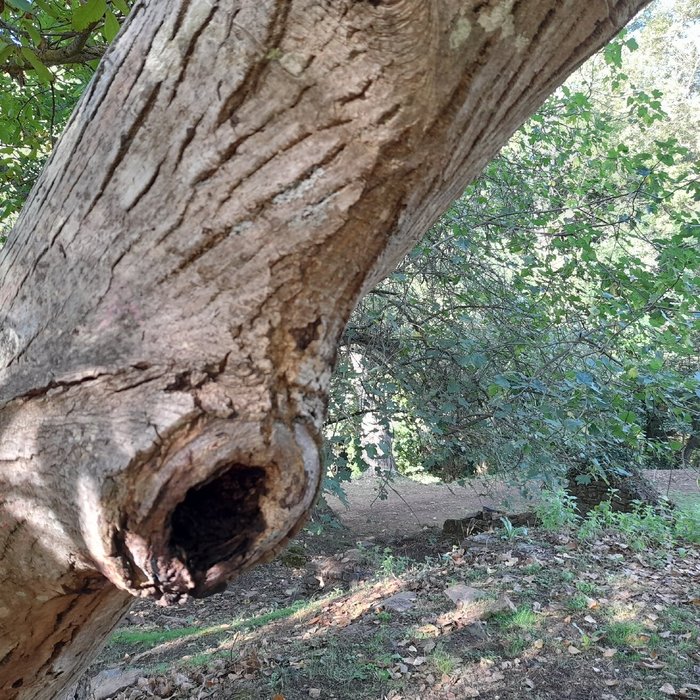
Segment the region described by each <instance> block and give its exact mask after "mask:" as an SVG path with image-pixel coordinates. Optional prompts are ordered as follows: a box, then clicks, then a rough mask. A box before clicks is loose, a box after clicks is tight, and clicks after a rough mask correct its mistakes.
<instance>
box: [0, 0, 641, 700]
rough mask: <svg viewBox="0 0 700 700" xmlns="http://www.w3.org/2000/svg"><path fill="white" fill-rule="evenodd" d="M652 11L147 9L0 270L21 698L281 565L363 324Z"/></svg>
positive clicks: (267, 5)
mask: <svg viewBox="0 0 700 700" xmlns="http://www.w3.org/2000/svg"><path fill="white" fill-rule="evenodd" d="M643 4H644V0H625V1H623V0H620V1H619V2H615V0H607V1H606V2H603V1H602V0H597V1H593V2H589V3H581V2H577V1H575V0H569V1H564V2H562V1H561V0H529V1H528V2H525V1H522V2H514V0H502V1H501V2H489V3H486V2H477V1H476V0H474V1H472V2H466V1H465V0H440V1H439V2H424V1H423V0H393V1H391V2H390V1H386V2H381V1H380V0H375V1H373V2H357V1H355V0H338V1H335V0H333V2H329V1H327V0H293V1H291V2H288V1H287V0H261V1H260V2H243V1H242V0H241V1H238V2H236V1H232V2H226V3H219V2H217V1H216V0H209V1H202V2H187V1H186V0H162V1H160V2H151V3H144V4H140V5H137V6H136V8H135V9H134V11H133V15H132V17H131V19H130V21H129V23H128V27H127V28H126V29H125V31H123V32H122V34H121V35H120V37H119V38H118V40H117V42H116V44H115V46H114V47H113V48H112V49H111V50H110V51H109V52H108V54H107V55H106V56H105V58H104V60H103V61H102V63H101V65H100V68H99V69H98V71H97V75H96V76H95V79H94V80H93V82H92V83H91V85H90V87H89V88H88V90H87V93H86V95H85V96H84V99H83V100H82V102H81V104H80V107H79V108H78V109H77V111H76V113H75V114H74V116H73V119H72V121H71V123H70V125H69V127H68V129H67V131H66V133H65V134H64V136H63V137H62V139H61V141H60V143H59V145H58V146H57V148H56V150H55V152H54V154H53V156H52V158H51V160H50V162H49V164H48V166H47V167H46V169H45V171H44V173H43V174H42V176H41V178H40V180H39V182H38V184H37V185H36V187H35V188H34V191H33V193H32V195H31V197H30V200H29V201H28V203H27V205H26V207H25V209H24V211H23V213H22V215H21V217H20V220H19V221H18V223H17V226H16V227H15V230H14V232H13V234H12V236H11V239H10V241H9V243H8V245H7V246H6V248H5V249H4V250H3V252H2V260H1V261H0V314H1V319H0V322H1V326H0V368H2V369H1V370H0V387H1V388H0V435H1V437H0V508H1V511H0V552H2V569H1V570H0V625H1V626H2V628H1V629H0V686H2V687H3V688H4V690H3V693H4V694H3V697H7V698H54V697H56V696H57V695H58V692H59V690H60V688H61V687H63V686H65V685H66V684H67V683H69V682H70V681H71V680H73V679H74V678H75V676H76V674H77V673H78V672H79V671H80V669H81V668H82V667H84V665H85V664H86V663H87V662H88V661H89V659H90V657H91V655H92V654H93V653H94V650H95V649H96V648H97V647H98V646H99V643H100V640H101V639H102V638H104V636H105V635H106V634H107V632H108V631H109V629H111V627H112V626H113V625H114V624H116V621H117V620H118V619H119V616H120V614H121V612H122V611H123V610H124V609H125V608H126V606H127V605H128V600H129V599H130V597H131V596H145V597H150V598H153V599H156V600H159V601H161V602H163V603H172V602H177V601H181V600H183V599H185V598H186V597H187V596H191V595H192V596H202V595H207V594H209V593H211V592H213V591H216V590H218V589H219V588H220V587H221V586H222V585H224V584H225V582H226V581H227V580H228V579H230V578H231V577H232V576H233V575H235V574H236V573H237V572H240V571H242V570H243V569H245V568H247V567H249V566H251V565H253V564H255V563H256V562H259V561H262V560H264V559H266V558H269V557H271V556H273V555H274V553H275V552H276V551H278V550H279V548H280V547H281V546H282V545H283V543H284V542H285V540H286V539H287V538H289V537H290V536H291V535H292V534H293V533H294V532H295V530H296V529H297V528H298V527H299V526H300V524H301V523H302V522H303V520H304V518H305V515H306V513H307V512H308V510H309V508H310V507H311V505H312V503H313V500H314V498H315V495H316V492H317V490H318V485H319V481H320V476H321V468H320V465H319V442H320V428H321V423H322V420H323V415H324V410H325V404H326V392H327V388H328V380H329V375H330V372H331V369H332V365H333V358H334V352H335V346H336V342H337V339H338V337H339V334H340V333H341V331H342V328H343V325H344V323H345V321H346V320H347V318H348V315H349V313H350V311H351V310H352V308H353V306H354V304H355V303H356V301H357V300H358V298H359V297H360V295H361V294H362V293H363V291H364V290H367V289H368V288H370V287H371V286H372V285H373V284H374V283H375V282H376V281H377V280H378V279H380V278H381V277H382V276H383V275H384V274H385V273H386V272H387V271H389V270H390V269H391V268H392V266H393V265H394V264H395V262H396V261H397V259H398V258H399V257H400V256H401V255H402V254H403V253H404V252H405V251H406V250H407V249H408V248H409V247H410V246H411V245H412V244H413V243H414V242H415V241H416V239H417V238H418V237H419V236H420V235H421V234H422V233H423V232H424V231H425V229H426V228H427V227H428V225H429V224H430V223H431V222H432V221H433V220H434V219H435V218H436V216H438V215H439V213H440V212H441V210H443V209H444V208H445V207H446V205H447V204H448V203H449V202H450V201H451V200H452V199H453V198H454V197H455V196H456V195H458V194H459V192H460V190H461V189H462V188H463V186H464V185H465V183H466V182H467V181H468V180H469V179H470V178H472V177H474V176H475V175H476V174H477V173H478V172H479V170H480V169H481V168H482V166H483V165H484V164H485V163H486V162H487V161H488V159H489V158H491V157H492V156H493V155H494V153H495V152H496V151H497V149H498V148H499V147H500V146H501V145H502V144H503V143H504V141H505V140H506V139H507V138H508V136H509V135H510V134H511V133H512V131H513V130H514V129H515V128H516V127H517V126H518V125H519V124H520V123H521V122H522V121H523V120H524V119H525V118H526V117H527V116H528V115H529V114H530V113H531V112H532V111H533V110H534V109H535V108H536V107H537V106H538V105H539V104H540V103H541V101H542V100H543V99H544V97H545V96H546V95H547V94H548V92H550V91H551V90H552V89H553V88H554V87H555V86H556V85H557V84H558V83H559V82H561V80H563V78H564V77H565V76H566V75H567V74H568V73H570V72H571V71H572V70H573V69H574V68H575V67H576V66H577V65H578V64H579V63H580V62H581V61H582V60H583V59H584V58H586V57H587V56H588V55H590V54H591V53H592V52H593V51H594V50H595V49H596V48H598V47H599V46H600V45H601V44H602V43H603V42H604V41H605V40H606V39H608V38H609V37H610V36H611V35H612V34H613V33H614V32H615V31H616V30H617V29H618V28H619V27H621V26H622V25H623V24H624V23H625V22H626V21H627V20H628V19H629V17H630V16H631V14H632V13H633V12H634V11H636V10H637V9H639V7H641V6H642V5H643Z"/></svg>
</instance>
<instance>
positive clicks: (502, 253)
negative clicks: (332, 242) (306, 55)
mask: <svg viewBox="0 0 700 700" xmlns="http://www.w3.org/2000/svg"><path fill="white" fill-rule="evenodd" d="M668 11H669V10H668V7H667V6H664V7H659V8H658V9H656V10H654V11H650V12H649V13H647V14H645V15H644V16H642V18H641V19H639V20H637V21H636V23H637V27H636V30H635V32H634V35H628V36H625V37H622V38H620V39H619V40H617V41H615V42H612V43H611V44H609V45H608V46H607V47H606V49H605V51H604V52H603V53H602V54H601V55H600V56H599V57H597V59H596V60H593V61H589V62H588V63H587V64H586V65H585V66H584V67H583V68H582V69H581V70H580V71H578V73H577V74H575V75H574V76H573V77H572V78H571V79H570V80H569V81H568V83H567V84H566V85H565V86H564V87H563V88H562V89H561V90H560V91H559V92H558V93H557V94H556V95H555V96H553V97H551V98H550V99H549V100H548V101H547V102H546V103H545V105H544V106H543V107H542V108H541V109H540V110H539V112H538V113H537V114H536V115H535V116H533V117H532V118H531V119H530V121H529V122H528V123H527V124H526V125H524V126H523V127H522V128H521V130H520V131H519V132H518V133H517V134H516V135H515V136H514V138H513V139H511V141H510V142H509V144H508V146H507V147H506V148H505V149H504V150H503V151H502V152H501V154H500V155H499V157H498V158H496V159H495V160H494V161H492V163H491V164H490V165H489V166H488V167H487V168H486V170H485V172H484V174H483V175H482V177H481V178H480V179H479V180H478V181H477V182H475V183H474V184H473V185H471V186H470V187H469V188H468V189H467V191H466V192H465V194H464V195H463V196H462V197H461V198H460V199H459V200H458V201H457V202H456V203H455V204H454V205H453V206H452V208H451V209H450V210H449V211H448V213H447V214H446V215H445V216H444V217H443V218H442V219H441V221H440V223H439V224H438V225H437V226H436V227H434V229H433V230H432V231H431V232H430V234H429V235H428V236H427V237H426V239H424V241H423V242H422V243H420V244H419V246H418V247H417V248H416V249H415V250H414V251H413V253H411V254H410V255H409V256H408V258H406V260H405V261H404V262H403V263H402V265H401V266H400V267H399V269H398V270H397V271H396V272H395V273H394V274H393V275H392V276H391V278H389V279H388V280H386V281H385V282H384V283H382V285H380V286H379V287H378V288H376V289H375V290H373V291H372V293H370V295H368V297H367V298H366V299H365V300H364V301H363V302H362V304H361V305H360V306H359V307H358V310H357V312H356V313H355V315H354V316H353V318H352V319H351V321H350V324H349V325H348V328H347V330H346V333H345V335H344V340H343V347H344V348H345V352H346V353H347V354H342V355H341V362H340V364H339V371H338V372H337V373H336V376H335V380H334V381H335V389H334V391H333V392H332V403H331V414H330V415H331V418H330V421H331V423H330V425H329V434H330V435H331V438H332V441H333V445H334V446H335V449H334V452H333V453H334V454H335V455H336V465H337V469H340V468H341V467H342V465H343V463H344V461H345V460H346V457H347V455H350V458H351V460H350V461H351V463H352V464H354V465H355V467H356V468H360V469H362V468H363V467H364V466H365V465H364V464H363V462H362V459H361V457H362V454H361V452H360V451H359V450H357V449H356V448H355V447H354V442H353V441H354V440H355V435H356V434H357V430H358V428H357V425H358V422H359V420H360V417H361V415H362V411H361V407H359V406H358V403H357V399H356V397H355V395H354V394H353V392H352V390H351V388H352V384H353V382H354V383H356V382H357V378H356V377H355V375H356V370H355V367H354V366H352V364H351V363H349V362H348V361H347V359H346V358H348V357H350V356H352V355H357V354H362V355H364V357H365V358H366V361H365V365H366V366H370V367H371V370H368V371H366V372H365V373H364V374H363V377H362V382H363V386H364V387H365V389H364V391H365V392H370V393H372V394H373V395H374V396H375V397H376V398H375V402H374V403H375V406H376V405H381V406H382V407H383V410H384V413H385V416H386V418H385V421H388V422H390V423H391V424H392V426H393V429H394V437H395V440H394V448H395V453H396V455H395V456H396V459H397V462H398V463H399V466H400V468H401V470H402V471H403V472H404V473H411V472H412V471H415V470H424V469H427V470H428V471H429V472H431V473H434V474H437V475H439V476H440V477H441V478H448V479H452V478H458V477H462V476H465V475H468V474H470V473H473V472H474V470H475V469H477V468H480V469H482V470H483V469H488V470H490V471H491V472H499V473H501V474H505V475H506V476H508V477H510V478H515V479H517V480H519V481H521V482H522V481H527V480H532V479H537V483H538V484H539V483H540V481H541V480H542V479H543V478H544V479H547V480H551V479H554V478H558V477H561V476H563V475H564V474H565V473H567V472H569V471H570V472H571V476H572V479H573V478H576V479H577V480H578V481H579V482H582V483H581V484H579V485H582V486H585V487H587V488H588V489H589V490H590V486H588V485H589V484H590V483H591V482H592V481H595V480H596V479H597V477H602V478H603V479H604V480H608V481H609V480H611V479H612V480H613V481H614V482H615V483H616V484H617V486H618V487H620V486H621V484H622V483H623V482H629V481H630V480H629V475H630V474H631V473H635V475H637V473H638V472H637V470H638V468H640V467H657V466H662V467H666V466H686V467H687V466H690V465H691V463H692V462H693V461H694V459H695V458H696V457H694V446H695V445H696V444H697V439H698V435H697V416H698V415H700V409H699V404H698V393H699V392H700V388H699V386H700V385H699V383H698V382H699V380H700V375H698V374H697V368H698V366H699V365H700V362H699V357H698V356H699V352H700V346H699V344H698V338H699V335H698V323H699V317H698V308H697V298H698V292H699V291H700V289H699V286H698V277H697V270H698V269H699V268H700V258H699V257H698V255H699V251H700V245H699V244H700V227H699V225H698V224H699V222H698V208H697V201H698V199H699V195H698V192H699V190H698V168H697V163H698V151H697V148H696V143H695V141H694V140H692V139H691V140H688V141H687V142H686V143H681V140H680V139H682V138H687V137H689V136H690V135H692V136H693V137H694V136H695V134H696V133H697V128H696V129H693V127H692V125H693V123H694V124H695V125H696V127H700V124H698V118H697V112H696V113H695V115H694V116H693V117H692V119H693V120H694V122H693V121H691V122H690V124H689V118H690V117H689V114H688V113H687V112H686V110H685V109H683V108H681V104H684V103H683V100H682V99H680V98H679V97H678V95H681V94H682V95H683V99H685V100H686V101H687V102H688V103H690V104H693V101H696V102H697V100H698V90H697V89H696V88H694V87H693V85H694V83H693V80H691V79H689V77H688V70H687V66H697V65H698V55H699V54H700V51H699V50H698V48H697V47H696V46H694V45H692V44H690V43H689V42H688V41H685V43H684V42H683V41H680V42H679V46H680V47H685V49H684V52H681V51H680V50H677V51H676V53H674V54H673V55H671V56H670V57H669V58H668V59H666V61H667V63H666V65H665V66H664V69H663V70H662V71H661V72H662V73H664V74H668V75H673V76H675V77H674V80H670V81H669V89H670V92H671V94H672V95H673V96H674V97H673V99H671V100H670V102H669V106H668V107H665V106H664V105H663V104H662V100H661V97H662V95H661V93H660V91H659V90H658V89H656V87H655V83H653V82H651V83H650V82H649V81H650V80H651V74H650V72H649V70H648V68H647V66H648V65H649V64H650V61H649V58H648V54H646V55H643V56H641V57H639V53H638V52H636V51H635V49H636V48H637V41H638V40H639V41H640V42H641V43H642V44H643V45H644V46H645V47H647V46H648V45H650V46H651V48H650V49H649V51H650V52H651V53H652V54H653V53H655V51H656V49H657V47H658V45H659V44H662V43H671V42H672V39H673V38H676V37H678V36H680V37H681V38H682V37H683V36H684V33H685V34H689V33H691V31H692V27H694V26H697V21H698V20H697V17H696V16H691V15H688V14H687V13H686V14H684V15H683V14H682V15H681V17H682V21H680V23H681V25H682V27H685V28H684V29H681V28H679V21H677V20H674V21H669V22H668V23H667V26H668V32H669V34H668V35H666V36H665V42H664V39H662V38H660V37H659V23H660V21H661V19H663V18H664V17H666V16H667V13H668ZM646 50H647V49H646V48H645V51H646ZM623 57H624V61H623ZM676 62H677V63H679V64H682V65H683V68H682V69H679V70H678V71H675V70H674V69H673V66H674V65H675V63H676ZM623 64H624V65H623ZM689 127H690V128H689ZM355 364H356V363H355ZM367 387H369V388H367ZM375 410H376V409H375ZM618 477H624V478H623V480H622V481H620V479H619V478H618ZM638 478H639V477H637V479H638ZM642 487H643V485H640V488H642ZM579 495H582V492H580V493H579ZM600 495H601V494H600V493H598V497H600ZM636 495H638V496H641V495H645V496H646V497H647V498H650V497H652V492H650V491H649V490H648V489H647V490H641V491H637V493H636Z"/></svg>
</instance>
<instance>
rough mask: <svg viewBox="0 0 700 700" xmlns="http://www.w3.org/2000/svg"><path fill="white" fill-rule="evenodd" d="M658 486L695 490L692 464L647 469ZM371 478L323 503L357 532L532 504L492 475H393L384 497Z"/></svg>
mask: <svg viewBox="0 0 700 700" xmlns="http://www.w3.org/2000/svg"><path fill="white" fill-rule="evenodd" d="M646 474H647V476H648V477H649V478H650V479H651V480H652V481H653V482H654V483H655V484H656V485H657V487H658V489H659V490H660V491H661V492H662V493H664V494H668V496H669V497H670V498H671V499H676V498H677V499H678V500H680V501H682V500H683V499H684V498H688V497H692V496H693V495H696V496H697V495H700V486H699V485H698V476H699V475H698V472H696V471H694V470H690V469H687V470H678V471H672V472H671V471H652V470H650V471H647V472H646ZM378 487H379V484H378V482H377V480H375V479H359V480H357V481H354V482H352V483H351V484H349V485H346V488H345V490H346V493H347V496H348V501H349V502H350V508H349V509H348V508H345V507H344V506H343V504H342V503H341V502H340V501H339V500H338V499H337V498H331V497H329V498H328V499H327V500H328V504H329V505H330V506H331V508H333V510H334V511H335V512H336V513H337V514H338V515H339V517H340V519H341V521H342V522H343V524H344V525H345V526H346V527H348V528H349V529H350V530H351V531H352V532H353V533H355V534H356V535H357V536H358V537H368V536H371V535H376V536H382V537H393V536H395V535H402V534H403V535H408V534H412V533H415V532H419V531H420V530H421V529H423V528H424V527H426V526H438V527H439V526H441V525H442V523H443V522H444V521H445V520H446V519H448V518H463V517H465V516H466V515H467V514H469V513H473V512H475V511H478V510H480V509H481V508H483V507H484V506H488V507H490V508H498V509H504V510H506V511H508V512H510V513H512V512H517V511H520V510H527V509H528V507H529V506H531V505H532V503H533V500H532V498H530V499H528V498H527V497H526V496H525V495H523V494H521V493H520V492H519V491H518V489H516V488H512V487H508V486H506V485H505V484H503V483H502V482H497V481H493V480H485V479H482V480H474V481H472V482H470V484H469V485H468V486H457V485H456V484H455V485H445V484H430V485H428V484H421V483H418V482H415V481H410V480H409V479H404V478H401V477H399V478H397V479H395V480H394V481H392V482H391V484H388V485H387V489H386V491H387V493H386V495H387V497H386V499H384V500H382V499H380V498H379V497H378Z"/></svg>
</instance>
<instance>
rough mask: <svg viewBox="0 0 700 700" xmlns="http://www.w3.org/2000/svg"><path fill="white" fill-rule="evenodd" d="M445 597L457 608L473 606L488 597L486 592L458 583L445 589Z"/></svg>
mask: <svg viewBox="0 0 700 700" xmlns="http://www.w3.org/2000/svg"><path fill="white" fill-rule="evenodd" d="M445 595H446V596H447V597H448V598H449V599H450V600H451V601H452V602H453V603H454V604H455V605H456V606H457V607H461V606H464V605H471V603H475V602H476V601H477V600H481V599H482V598H484V597H485V596H486V593H484V591H481V590H479V589H478V588H472V587H471V586H465V585H464V584H463V583H456V584H455V585H454V586H450V587H449V588H446V589H445Z"/></svg>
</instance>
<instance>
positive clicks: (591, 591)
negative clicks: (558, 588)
mask: <svg viewBox="0 0 700 700" xmlns="http://www.w3.org/2000/svg"><path fill="white" fill-rule="evenodd" d="M576 589H577V590H578V591H580V592H581V593H583V594H584V595H587V596H592V595H596V594H597V593H598V592H599V591H600V588H599V586H598V585H597V584H595V583H591V582H590V581H576Z"/></svg>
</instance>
